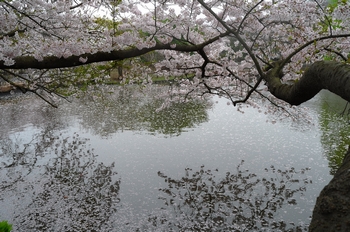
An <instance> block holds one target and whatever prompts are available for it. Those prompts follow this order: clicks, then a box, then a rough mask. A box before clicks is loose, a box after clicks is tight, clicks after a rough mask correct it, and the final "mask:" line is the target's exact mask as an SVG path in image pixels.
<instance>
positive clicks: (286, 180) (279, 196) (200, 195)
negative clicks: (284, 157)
mask: <svg viewBox="0 0 350 232" xmlns="http://www.w3.org/2000/svg"><path fill="white" fill-rule="evenodd" d="M242 163H243V162H242ZM242 163H241V164H240V165H238V167H237V171H236V172H235V173H230V172H228V173H226V176H225V177H224V178H222V179H218V178H216V177H215V173H217V172H218V170H215V171H211V170H205V169H204V166H202V167H201V168H200V170H199V171H196V172H195V171H192V169H190V168H187V169H186V170H185V172H186V175H185V176H184V177H182V178H181V179H173V178H171V177H168V176H166V175H165V174H164V173H161V172H158V175H159V176H160V177H161V178H163V179H164V180H165V182H167V184H168V187H167V188H163V189H160V190H161V192H163V195H162V196H161V197H160V199H162V200H163V201H164V203H165V205H166V207H170V208H171V209H172V210H173V211H174V213H175V215H176V216H175V217H176V218H178V220H177V222H170V221H169V222H167V223H169V226H170V227H172V228H177V229H179V230H180V231H251V230H259V229H261V228H269V229H279V230H282V231H287V226H288V225H287V223H286V222H283V221H280V222H277V221H275V220H274V217H275V215H276V213H277V212H278V210H279V209H281V208H282V207H283V206H284V205H285V204H290V205H296V204H297V202H296V199H295V198H293V197H294V196H295V194H297V193H301V192H303V191H305V189H306V188H305V185H306V184H308V183H311V181H309V180H308V179H306V178H305V179H298V178H297V177H294V175H295V174H304V172H305V171H306V170H307V169H303V170H301V171H300V172H297V171H295V169H294V168H290V169H287V170H285V171H282V170H277V169H275V168H274V167H273V166H271V167H270V168H269V169H265V170H266V171H267V172H271V173H272V174H273V175H275V177H274V178H271V177H270V178H258V177H257V175H255V174H254V173H250V172H249V171H248V170H245V171H243V170H242V167H241V165H242ZM273 175H272V176H273ZM164 223H165V222H164ZM297 228H298V229H302V228H301V227H300V226H298V227H297Z"/></svg>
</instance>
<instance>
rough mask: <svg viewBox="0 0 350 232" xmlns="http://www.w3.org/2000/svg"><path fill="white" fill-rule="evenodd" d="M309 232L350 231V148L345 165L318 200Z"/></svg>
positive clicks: (345, 158) (344, 161)
mask: <svg viewBox="0 0 350 232" xmlns="http://www.w3.org/2000/svg"><path fill="white" fill-rule="evenodd" d="M309 231H310V232H333V231H334V232H335V231H336V232H348V231H350V147H349V150H348V152H347V153H346V155H345V157H344V160H343V164H342V165H341V166H340V168H339V169H338V171H337V172H336V173H335V175H334V177H333V179H332V180H331V181H330V182H329V184H328V185H327V186H326V187H324V189H323V190H322V191H321V193H320V195H319V196H318V198H317V201H316V205H315V208H314V211H313V215H312V221H311V224H310V226H309Z"/></svg>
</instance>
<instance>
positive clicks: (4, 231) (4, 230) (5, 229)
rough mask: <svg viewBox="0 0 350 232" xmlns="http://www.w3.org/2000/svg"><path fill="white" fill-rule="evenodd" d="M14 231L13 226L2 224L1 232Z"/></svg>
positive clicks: (0, 226)
mask: <svg viewBox="0 0 350 232" xmlns="http://www.w3.org/2000/svg"><path fill="white" fill-rule="evenodd" d="M11 230H12V225H11V224H9V223H8V222H7V221H2V222H0V232H10V231H11Z"/></svg>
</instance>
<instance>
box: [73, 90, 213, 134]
mask: <svg viewBox="0 0 350 232" xmlns="http://www.w3.org/2000/svg"><path fill="white" fill-rule="evenodd" d="M170 88H172V87H171V86H167V85H164V86H163V85H152V86H147V87H143V88H142V89H140V88H139V87H137V86H123V87H120V86H117V87H116V86H112V87H111V86H107V87H105V88H99V89H98V90H99V91H101V94H100V95H99V96H98V97H97V94H96V90H88V91H87V92H84V94H85V95H84V96H81V98H80V99H79V101H78V102H77V103H76V104H77V105H76V107H74V108H73V107H72V110H73V111H74V110H77V111H79V112H78V113H77V114H78V115H79V117H80V123H81V125H83V127H84V128H87V129H89V130H90V131H91V132H92V133H93V134H99V135H101V136H103V137H108V136H110V135H111V134H114V133H116V132H117V131H125V130H130V131H143V132H146V133H150V134H160V135H164V136H178V135H180V134H181V133H183V132H184V131H187V130H189V129H190V128H195V127H197V126H198V125H200V124H201V123H204V122H207V121H208V120H209V116H208V113H207V110H208V109H210V107H212V104H211V102H210V101H209V100H208V99H205V98H202V99H191V100H187V101H184V100H183V99H180V100H178V101H175V100H173V99H172V102H171V104H169V105H168V106H167V107H164V108H163V109H161V110H160V108H161V107H162V105H163V104H165V102H167V101H168V100H169V99H168V98H169V96H168V95H167V93H168V91H169V89H170ZM162 95H164V96H163V97H162ZM93 96H95V97H93Z"/></svg>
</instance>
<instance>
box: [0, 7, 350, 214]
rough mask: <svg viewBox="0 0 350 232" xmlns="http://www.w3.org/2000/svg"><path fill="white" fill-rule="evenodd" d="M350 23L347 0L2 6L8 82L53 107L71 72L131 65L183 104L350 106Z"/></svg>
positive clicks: (2, 53)
mask: <svg viewBox="0 0 350 232" xmlns="http://www.w3.org/2000/svg"><path fill="white" fill-rule="evenodd" d="M349 15H350V3H349V2H348V1H347V0H342V1H337V0H331V1H329V2H321V1H319V0H313V1H306V0H283V1H282V0H272V1H269V0H265V1H264V0H250V1H245V0H230V1H227V0H222V1H214V0H196V1H195V0H193V1H190V0H176V1H175V0H159V1H158V0H152V1H149V0H139V1H134V0H123V1H115V0H67V1H63V0H0V77H1V78H2V79H3V80H4V81H5V82H8V83H9V84H11V85H12V86H15V87H17V88H19V89H21V90H22V91H24V92H25V91H30V92H34V93H36V94H38V96H40V97H43V98H44V99H45V100H47V98H45V97H44V95H43V94H42V91H44V92H47V93H50V94H52V93H55V92H56V90H57V85H58V84H62V83H68V84H67V85H69V83H71V82H69V80H70V79H69V78H70V77H71V76H70V75H67V76H65V75H63V73H65V72H66V71H67V68H72V67H77V66H82V65H92V64H95V63H99V64H101V62H110V61H114V62H117V61H125V60H127V59H131V67H130V70H129V73H136V74H137V78H138V80H144V82H151V81H152V78H153V77H155V76H162V77H165V78H171V79H174V78H175V79H177V80H178V83H179V88H177V89H175V88H174V89H173V92H172V94H173V95H174V96H180V97H185V98H188V97H191V96H198V95H199V96H204V95H207V94H216V95H220V96H221V95H223V96H226V97H227V98H228V99H229V100H230V101H231V102H232V103H233V104H234V105H236V104H239V103H248V104H251V105H253V106H256V105H257V104H258V103H257V101H254V100H253V99H254V98H252V97H253V96H257V97H260V98H262V99H267V100H268V101H270V102H272V103H273V104H275V105H276V106H278V105H283V104H286V105H288V104H290V105H299V104H301V103H303V102H305V101H307V100H309V99H311V98H312V97H313V96H314V95H316V94H317V93H318V92H319V91H320V90H321V89H328V90H329V91H331V92H333V93H335V94H338V95H339V96H341V97H342V98H344V99H345V100H350V68H349V65H348V63H349V58H350V57H349V54H350V51H349V43H350V39H349V37H350V18H349V17H348V16H349ZM155 51H157V52H158V53H160V54H161V55H162V59H157V60H154V63H153V64H148V65H140V62H139V61H138V60H132V58H135V57H140V56H142V55H145V54H150V53H152V52H155ZM89 67H93V65H92V66H89ZM23 70H26V71H23ZM68 70H71V69H68ZM54 74H56V75H54ZM61 74H62V75H61ZM62 76H65V78H66V79H64V80H62V81H61V82H59V83H58V82H57V80H58V79H60V78H63V77H62ZM79 78H81V80H83V79H84V78H86V77H82V76H81V77H79ZM17 80H19V81H20V82H18V81H17ZM81 80H80V81H81ZM74 81H78V80H76V79H74ZM172 99H175V98H172ZM47 101H48V100H47ZM336 176H337V175H336ZM328 201H330V200H329V199H328ZM328 201H327V202H328ZM329 205H331V203H329ZM332 209H333V208H332V207H329V210H324V211H322V212H327V213H323V214H322V213H321V214H322V215H329V213H328V212H330V211H332ZM316 213H317V212H316Z"/></svg>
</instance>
